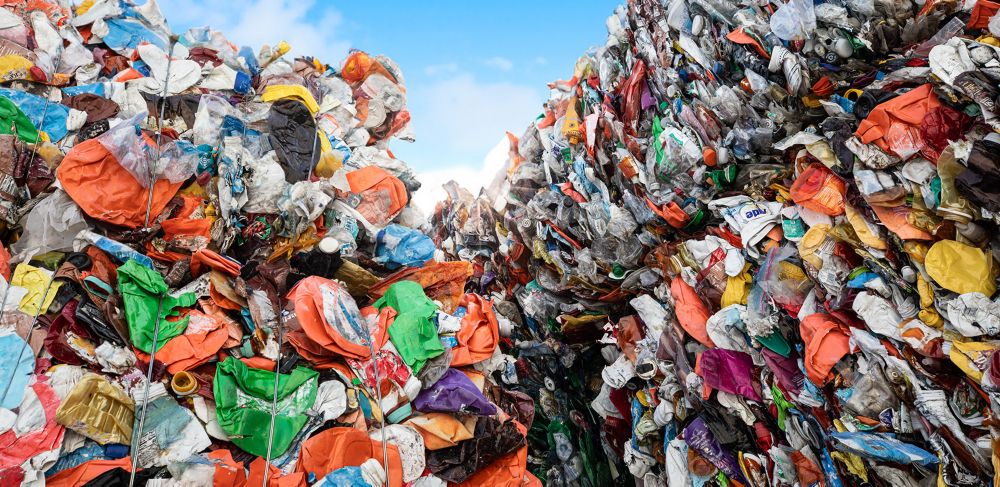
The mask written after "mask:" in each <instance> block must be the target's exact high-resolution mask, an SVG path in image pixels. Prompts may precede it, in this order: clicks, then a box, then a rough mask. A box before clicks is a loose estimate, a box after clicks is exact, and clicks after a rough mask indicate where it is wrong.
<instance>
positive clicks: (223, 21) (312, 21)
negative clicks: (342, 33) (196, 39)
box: [161, 0, 351, 66]
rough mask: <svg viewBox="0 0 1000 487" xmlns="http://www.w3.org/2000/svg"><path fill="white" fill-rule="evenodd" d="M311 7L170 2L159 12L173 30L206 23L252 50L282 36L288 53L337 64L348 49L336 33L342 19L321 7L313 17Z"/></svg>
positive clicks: (307, 2) (260, 1) (225, 0)
mask: <svg viewBox="0 0 1000 487" xmlns="http://www.w3.org/2000/svg"><path fill="white" fill-rule="evenodd" d="M315 5H316V2H315V1H314V0H298V1H297V0H252V1H250V2H236V1H233V0H169V1H168V2H164V3H163V4H162V5H161V10H162V11H163V14H164V15H165V16H166V17H167V19H168V21H169V22H170V25H171V27H172V28H173V30H175V31H181V30H186V29H187V28H188V27H191V26H203V25H209V26H211V27H212V28H213V29H216V30H219V31H221V32H222V33H223V34H224V35H225V36H226V38H227V39H228V40H229V41H230V42H232V43H234V44H236V45H248V46H250V47H252V48H253V49H254V51H257V50H258V49H259V48H260V47H261V46H262V45H264V44H268V45H271V46H274V45H276V44H277V43H278V42H280V41H282V40H284V41H288V43H289V44H291V45H292V51H291V53H290V55H292V56H301V55H311V56H316V57H318V58H319V60H320V61H322V62H324V63H328V64H331V65H334V66H336V65H339V64H340V62H341V61H343V59H344V58H345V57H346V56H347V52H348V51H349V50H350V47H351V44H350V42H348V41H347V40H344V39H341V38H339V37H337V36H336V34H335V33H336V32H337V31H338V30H339V27H341V26H342V24H343V19H342V17H341V15H340V12H337V11H336V10H334V9H331V8H325V7H323V9H322V13H321V14H320V15H316V12H315V11H314V8H313V7H314V6H315ZM321 5H322V4H321Z"/></svg>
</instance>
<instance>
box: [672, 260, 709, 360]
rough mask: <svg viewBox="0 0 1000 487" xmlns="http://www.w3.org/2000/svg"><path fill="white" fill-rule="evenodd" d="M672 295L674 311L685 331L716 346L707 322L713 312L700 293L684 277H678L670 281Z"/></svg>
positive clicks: (705, 342)
mask: <svg viewBox="0 0 1000 487" xmlns="http://www.w3.org/2000/svg"><path fill="white" fill-rule="evenodd" d="M670 295H671V296H673V297H674V312H675V313H676V314H677V321H678V322H680V324H681V327H683V328H684V331H686V332H688V335H691V336H692V337H694V339H695V340H698V341H699V342H701V344H702V345H705V346H706V347H708V348H715V343H713V342H712V339H711V338H709V336H708V330H707V329H706V328H705V323H706V322H708V318H709V317H710V316H712V313H711V312H710V311H709V310H708V307H707V306H705V303H704V302H703V301H702V300H701V298H700V297H698V293H697V292H696V291H695V290H694V288H693V287H691V286H690V285H689V284H688V283H686V282H684V280H683V279H681V278H679V277H677V278H674V280H673V281H671V282H670Z"/></svg>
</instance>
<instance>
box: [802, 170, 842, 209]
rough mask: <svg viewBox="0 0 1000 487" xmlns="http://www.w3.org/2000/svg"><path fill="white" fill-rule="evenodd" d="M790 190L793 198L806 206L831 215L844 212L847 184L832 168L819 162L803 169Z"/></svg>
mask: <svg viewBox="0 0 1000 487" xmlns="http://www.w3.org/2000/svg"><path fill="white" fill-rule="evenodd" d="M790 192H791V195H792V200H793V201H795V203H797V204H799V205H802V206H803V207H805V208H808V209H810V210H813V211H818V212H820V213H822V214H824V215H830V216H837V215H843V214H844V195H845V194H847V186H846V185H845V184H844V180H843V179H840V178H839V177H838V176H837V175H836V174H834V173H833V171H831V170H830V168H828V167H826V166H824V165H822V164H820V163H818V162H814V163H812V164H810V165H809V166H808V167H806V169H805V170H804V171H802V174H800V175H799V177H798V178H796V179H795V182H794V183H792V188H791V190H790Z"/></svg>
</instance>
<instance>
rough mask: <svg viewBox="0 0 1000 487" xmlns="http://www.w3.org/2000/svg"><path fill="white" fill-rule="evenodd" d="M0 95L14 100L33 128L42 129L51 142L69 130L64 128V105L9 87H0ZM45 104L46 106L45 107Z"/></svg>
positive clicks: (67, 113)
mask: <svg viewBox="0 0 1000 487" xmlns="http://www.w3.org/2000/svg"><path fill="white" fill-rule="evenodd" d="M0 96H3V97H5V98H7V99H9V100H10V101H12V102H14V104H15V105H17V108H20V109H21V111H22V112H24V114H25V115H27V116H28V118H30V119H31V123H33V124H35V128H37V129H39V130H44V131H45V133H47V134H49V138H51V139H52V141H53V142H55V141H57V140H61V139H62V138H63V137H65V136H66V133H67V132H69V131H68V130H67V129H66V118H67V117H68V116H69V107H67V106H66V105H63V104H61V103H53V102H50V101H48V100H46V99H45V98H42V97H40V96H37V95H32V94H30V93H25V92H23V91H18V90H12V89H10V88H0ZM46 105H48V108H45V106H46ZM43 120H44V121H45V125H44V126H42V121H43Z"/></svg>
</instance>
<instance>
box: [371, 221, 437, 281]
mask: <svg viewBox="0 0 1000 487" xmlns="http://www.w3.org/2000/svg"><path fill="white" fill-rule="evenodd" d="M435 250H436V248H435V247H434V241H432V240H431V239H430V237H428V236H426V235H424V234H422V233H420V232H419V231H417V230H414V229H412V228H406V227H404V226H401V225H396V224H395V223H393V224H390V225H388V226H386V227H385V228H383V229H382V230H381V231H379V232H378V235H377V236H376V246H375V261H376V262H378V263H381V264H384V265H385V266H386V268H388V269H390V270H395V269H398V268H400V267H402V266H407V267H419V266H422V265H424V263H425V262H427V261H429V260H431V258H433V257H434V251H435Z"/></svg>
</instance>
